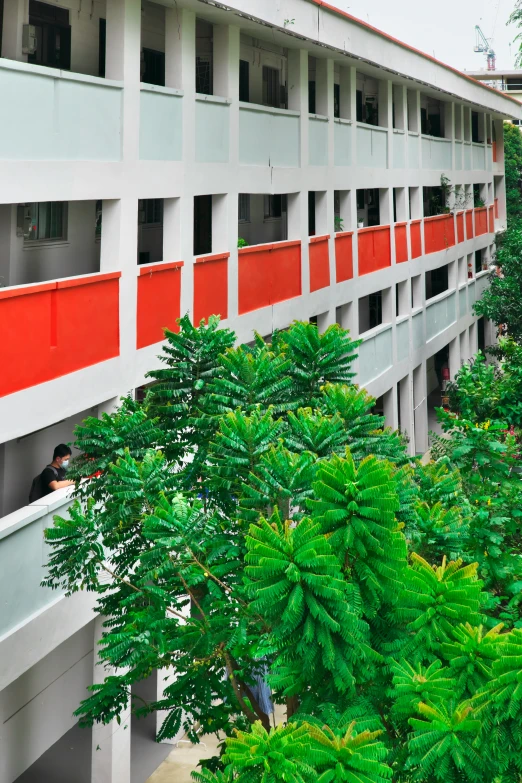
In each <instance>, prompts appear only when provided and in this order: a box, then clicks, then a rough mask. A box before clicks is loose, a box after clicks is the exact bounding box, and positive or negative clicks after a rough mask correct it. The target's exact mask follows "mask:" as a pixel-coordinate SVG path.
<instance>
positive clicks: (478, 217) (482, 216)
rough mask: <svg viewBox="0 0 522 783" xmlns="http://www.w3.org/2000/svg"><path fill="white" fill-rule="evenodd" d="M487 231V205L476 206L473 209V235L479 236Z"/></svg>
mask: <svg viewBox="0 0 522 783" xmlns="http://www.w3.org/2000/svg"><path fill="white" fill-rule="evenodd" d="M487 233H488V210H487V207H478V208H477V209H475V236H476V237H480V236H482V234H487Z"/></svg>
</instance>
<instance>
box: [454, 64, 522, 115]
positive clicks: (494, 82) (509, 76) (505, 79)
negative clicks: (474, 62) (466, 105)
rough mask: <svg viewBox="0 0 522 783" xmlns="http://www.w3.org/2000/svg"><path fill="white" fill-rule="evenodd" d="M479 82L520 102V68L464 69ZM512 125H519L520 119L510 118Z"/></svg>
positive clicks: (521, 78) (521, 73)
mask: <svg viewBox="0 0 522 783" xmlns="http://www.w3.org/2000/svg"><path fill="white" fill-rule="evenodd" d="M465 73H466V74H467V75H468V76H472V77H473V78H474V79H477V81H479V82H485V83H486V84H487V85H488V86H489V87H493V88H494V89H495V90H498V91H499V92H502V93H504V95H507V96H509V97H510V98H515V99H516V100H517V101H520V103H522V69H518V70H510V69H507V70H500V71H498V70H496V71H465ZM511 122H513V124H514V125H521V124H522V120H520V119H512V120H511Z"/></svg>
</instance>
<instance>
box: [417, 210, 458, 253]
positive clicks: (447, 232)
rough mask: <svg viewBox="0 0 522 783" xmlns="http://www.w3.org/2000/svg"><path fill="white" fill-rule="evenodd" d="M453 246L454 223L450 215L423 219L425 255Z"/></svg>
mask: <svg viewBox="0 0 522 783" xmlns="http://www.w3.org/2000/svg"><path fill="white" fill-rule="evenodd" d="M454 244H455V221H454V218H453V215H452V214H448V215H436V216H435V217H428V218H424V248H425V253H426V254H428V253H437V252H439V251H440V250H446V249H447V248H449V247H453V245H454Z"/></svg>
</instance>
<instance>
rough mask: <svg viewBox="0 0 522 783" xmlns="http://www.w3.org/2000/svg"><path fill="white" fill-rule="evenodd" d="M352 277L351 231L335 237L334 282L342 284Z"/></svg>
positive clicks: (340, 233) (342, 232)
mask: <svg viewBox="0 0 522 783" xmlns="http://www.w3.org/2000/svg"><path fill="white" fill-rule="evenodd" d="M352 277H353V231H341V232H339V233H338V234H336V235H335V281H336V283H343V282H345V281H346V280H351V279H352Z"/></svg>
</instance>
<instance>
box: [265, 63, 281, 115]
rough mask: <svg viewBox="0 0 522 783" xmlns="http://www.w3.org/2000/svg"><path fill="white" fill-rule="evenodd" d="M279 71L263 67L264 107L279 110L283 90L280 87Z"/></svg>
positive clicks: (266, 66)
mask: <svg viewBox="0 0 522 783" xmlns="http://www.w3.org/2000/svg"><path fill="white" fill-rule="evenodd" d="M279 83H280V79H279V71H278V70H277V68H270V67H269V66H268V65H263V105H264V106H273V107H274V108H276V109H277V108H279V104H280V102H281V90H280V87H279Z"/></svg>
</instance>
